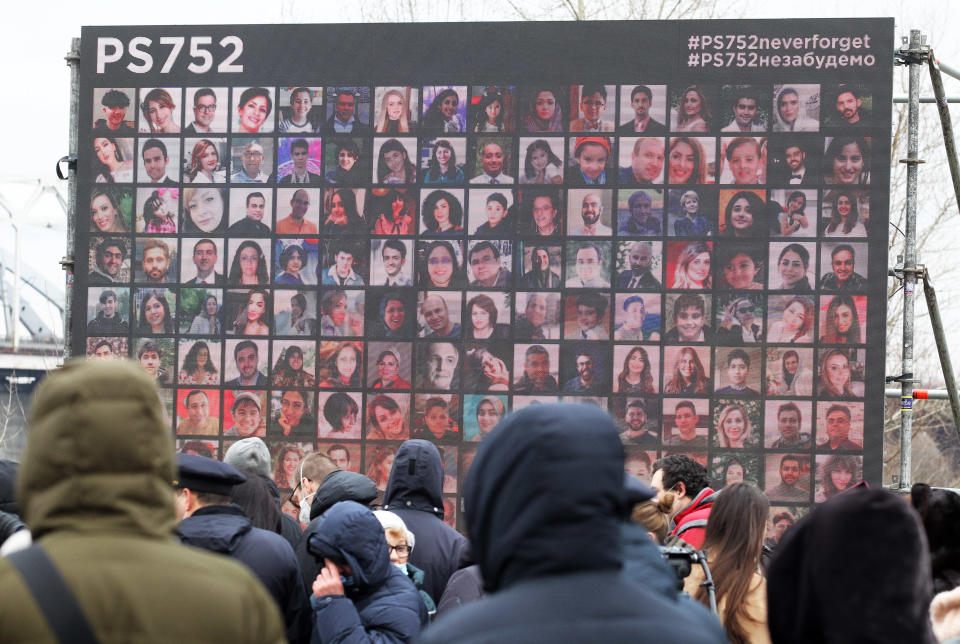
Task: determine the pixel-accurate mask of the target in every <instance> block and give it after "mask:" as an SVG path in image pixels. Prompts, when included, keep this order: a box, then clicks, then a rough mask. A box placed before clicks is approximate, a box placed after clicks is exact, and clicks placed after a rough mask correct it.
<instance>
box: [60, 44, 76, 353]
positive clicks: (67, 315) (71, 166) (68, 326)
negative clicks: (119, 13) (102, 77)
mask: <svg viewBox="0 0 960 644" xmlns="http://www.w3.org/2000/svg"><path fill="white" fill-rule="evenodd" d="M65 59H66V61H67V65H68V66H69V67H70V134H69V141H68V150H67V156H66V157H64V158H63V159H61V160H60V162H59V163H58V164H57V174H58V175H60V178H61V179H63V178H64V177H63V175H62V174H60V163H62V162H63V161H66V162H67V172H68V176H67V177H66V178H67V179H68V181H67V255H66V257H64V258H63V259H61V260H60V266H61V267H62V268H63V270H64V271H65V273H66V276H65V277H66V279H65V280H64V295H65V297H64V308H63V359H64V360H69V359H70V357H71V355H72V353H73V269H74V258H75V257H76V252H75V251H76V249H75V246H74V235H75V234H76V232H75V228H76V216H77V210H76V209H77V146H78V141H77V139H78V134H77V133H78V130H79V127H80V39H79V38H73V39H71V41H70V53H68V54H67V55H66V57H65Z"/></svg>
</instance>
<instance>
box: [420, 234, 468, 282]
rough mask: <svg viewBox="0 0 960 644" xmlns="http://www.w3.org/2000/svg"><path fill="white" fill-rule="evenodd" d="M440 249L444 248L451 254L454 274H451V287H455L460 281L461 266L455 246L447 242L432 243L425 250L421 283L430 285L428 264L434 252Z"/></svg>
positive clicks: (422, 260) (422, 258) (422, 257)
mask: <svg viewBox="0 0 960 644" xmlns="http://www.w3.org/2000/svg"><path fill="white" fill-rule="evenodd" d="M438 248H442V249H444V250H445V251H446V252H447V253H449V254H450V259H451V260H452V261H453V272H452V273H451V274H450V285H451V286H453V285H454V284H457V283H458V282H459V281H460V265H459V263H458V262H457V253H456V251H455V250H454V248H453V244H452V243H450V242H448V241H446V240H437V241H432V242H430V243H429V244H428V245H427V247H426V248H425V249H424V250H423V255H422V256H421V264H422V269H421V270H422V273H421V282H422V283H424V284H427V283H430V274H429V272H428V270H427V264H428V263H429V261H430V255H432V254H433V251H435V250H437V249H438Z"/></svg>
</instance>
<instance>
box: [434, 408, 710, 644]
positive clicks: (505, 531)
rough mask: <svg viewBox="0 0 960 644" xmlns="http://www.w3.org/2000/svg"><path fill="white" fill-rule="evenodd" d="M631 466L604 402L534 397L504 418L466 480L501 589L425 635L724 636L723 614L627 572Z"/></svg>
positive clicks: (480, 550)
mask: <svg viewBox="0 0 960 644" xmlns="http://www.w3.org/2000/svg"><path fill="white" fill-rule="evenodd" d="M623 463H624V450H623V444H622V443H621V442H620V438H619V435H618V432H617V429H616V427H615V426H614V424H613V420H612V419H611V418H610V416H609V415H608V414H606V413H605V412H603V411H602V410H600V409H599V408H597V407H593V406H590V405H577V404H547V405H536V406H533V407H527V408H525V409H523V410H521V411H519V412H516V413H514V414H511V415H510V416H507V417H506V418H505V419H504V420H503V421H501V423H500V424H499V425H498V426H497V427H496V428H495V429H494V430H493V431H492V432H491V433H490V435H489V436H487V438H486V439H485V440H484V441H483V443H481V444H480V449H479V450H478V453H477V457H476V459H475V460H474V462H473V465H472V466H471V468H470V472H469V473H468V475H467V482H466V487H465V506H466V508H465V511H466V517H467V526H468V528H469V531H470V543H471V548H472V552H473V557H474V559H475V560H476V561H477V563H478V564H479V566H480V571H481V575H482V577H483V582H484V589H485V590H486V591H487V592H488V593H492V594H488V595H487V596H485V597H484V598H483V599H481V600H480V601H477V602H474V603H472V604H468V605H466V606H464V607H463V608H460V609H457V610H456V611H453V612H451V613H449V614H447V615H444V616H441V617H440V618H439V619H438V620H437V621H436V622H435V623H434V624H433V626H431V628H430V629H428V630H427V632H426V633H425V634H424V637H423V641H424V642H428V643H432V642H458V644H460V643H464V642H468V643H473V642H496V643H497V644H505V643H507V642H531V641H538V642H551V643H554V642H560V643H562V642H604V643H610V642H630V643H631V644H634V643H635V642H641V641H644V642H654V641H656V642H685V643H686V642H716V643H717V644H719V643H721V642H725V641H726V638H725V637H724V633H723V629H722V628H721V626H720V623H719V621H717V620H716V618H714V617H713V616H711V615H705V614H704V613H703V612H702V611H692V612H691V611H688V610H685V609H686V608H688V607H689V606H688V605H687V604H682V603H680V602H679V601H677V600H676V599H675V598H670V597H667V596H665V595H664V593H663V591H662V590H661V589H653V588H650V587H648V586H646V585H644V584H643V583H638V582H637V581H635V580H632V579H630V576H629V575H628V574H627V573H626V572H625V571H624V570H623V569H622V567H623V553H622V542H621V525H622V522H623V521H624V520H625V519H626V518H627V514H628V511H629V503H628V501H627V494H626V490H625V488H624V476H623ZM418 545H419V544H418Z"/></svg>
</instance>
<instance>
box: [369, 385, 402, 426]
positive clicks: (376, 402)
mask: <svg viewBox="0 0 960 644" xmlns="http://www.w3.org/2000/svg"><path fill="white" fill-rule="evenodd" d="M377 407H382V408H383V409H386V410H387V411H391V412H392V411H400V405H398V404H397V401H396V400H394V399H393V398H391V397H390V396H385V395H383V394H378V395H376V396H374V397H373V400H371V401H370V402H368V403H367V409H368V413H369V416H370V418H369V423H370V425H371V426H372V427H373V428H374V429H377V430H379V429H380V425H379V424H378V423H377V415H376V413H375V411H374V410H375V409H376V408H377Z"/></svg>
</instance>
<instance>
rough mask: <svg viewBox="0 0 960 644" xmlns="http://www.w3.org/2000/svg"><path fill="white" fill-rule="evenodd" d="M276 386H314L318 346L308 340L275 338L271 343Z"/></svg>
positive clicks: (272, 378)
mask: <svg viewBox="0 0 960 644" xmlns="http://www.w3.org/2000/svg"><path fill="white" fill-rule="evenodd" d="M270 344H271V347H270V351H271V355H272V356H273V360H272V364H273V367H272V368H271V369H270V384H272V385H273V386H274V387H284V388H289V387H313V386H314V385H315V384H316V378H315V376H316V372H317V355H316V347H315V346H314V343H313V342H312V341H308V340H274V341H273V342H271V343H270Z"/></svg>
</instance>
